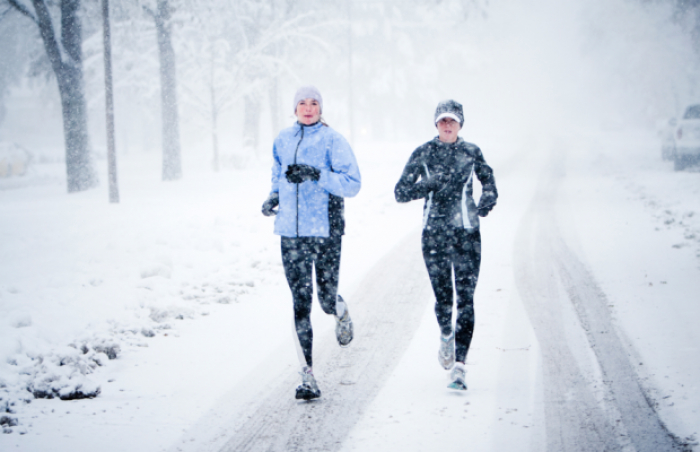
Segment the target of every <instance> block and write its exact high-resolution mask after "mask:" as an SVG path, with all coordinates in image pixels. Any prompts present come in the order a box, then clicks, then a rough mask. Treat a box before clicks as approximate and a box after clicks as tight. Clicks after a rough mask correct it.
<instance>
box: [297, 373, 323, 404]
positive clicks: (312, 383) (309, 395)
mask: <svg viewBox="0 0 700 452" xmlns="http://www.w3.org/2000/svg"><path fill="white" fill-rule="evenodd" d="M299 373H300V374H301V384H300V385H299V386H297V394H296V398H297V399H301V400H311V399H318V398H319V397H321V390H320V389H318V385H317V384H316V378H314V373H313V371H312V370H311V368H310V367H309V366H304V368H303V369H302V370H301V372H299Z"/></svg>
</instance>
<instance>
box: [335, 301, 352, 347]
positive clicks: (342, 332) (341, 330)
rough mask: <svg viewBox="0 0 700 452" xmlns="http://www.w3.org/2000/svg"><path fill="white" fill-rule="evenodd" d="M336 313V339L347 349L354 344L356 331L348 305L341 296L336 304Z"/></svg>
mask: <svg viewBox="0 0 700 452" xmlns="http://www.w3.org/2000/svg"><path fill="white" fill-rule="evenodd" d="M335 312H336V313H337V315H336V316H335V338H336V339H338V344H339V345H340V346H341V347H347V346H348V345H350V342H352V339H353V337H354V331H353V326H352V319H350V311H348V305H347V304H346V303H345V301H344V300H343V297H341V296H340V295H338V299H337V301H336V302H335Z"/></svg>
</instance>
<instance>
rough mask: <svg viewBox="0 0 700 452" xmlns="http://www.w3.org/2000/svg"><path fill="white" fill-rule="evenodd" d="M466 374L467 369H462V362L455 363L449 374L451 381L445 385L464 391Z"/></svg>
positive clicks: (465, 388)
mask: <svg viewBox="0 0 700 452" xmlns="http://www.w3.org/2000/svg"><path fill="white" fill-rule="evenodd" d="M466 376H467V371H466V370H465V369H464V364H462V363H457V364H455V367H454V369H452V375H451V378H452V383H450V384H449V385H447V387H448V388H450V389H457V390H459V391H466V390H467V382H466Z"/></svg>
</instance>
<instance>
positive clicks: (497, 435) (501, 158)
mask: <svg viewBox="0 0 700 452" xmlns="http://www.w3.org/2000/svg"><path fill="white" fill-rule="evenodd" d="M467 138H468V135H467ZM575 138H576V139H573V138H570V139H568V140H558V141H554V140H553V141H551V142H545V141H543V142H541V143H539V144H536V145H534V146H532V145H529V147H528V148H525V146H524V145H523V144H522V142H520V141H516V140H513V141H512V142H498V141H495V140H493V141H491V142H489V141H488V140H486V141H485V142H479V143H478V144H480V145H481V146H482V148H483V149H484V152H485V155H486V157H487V159H488V161H489V162H490V163H491V164H492V165H493V166H494V168H495V172H496V177H497V181H498V184H499V191H500V194H501V198H500V199H499V204H498V206H497V208H496V209H495V210H494V211H493V213H492V214H491V215H489V217H488V218H486V219H485V221H484V223H483V224H484V226H483V232H482V234H483V241H484V246H483V253H484V260H483V264H482V276H481V279H480V282H479V287H478V290H477V297H476V303H477V304H476V312H477V327H476V328H477V329H476V332H475V339H474V342H473V346H472V350H471V352H470V355H469V359H468V366H467V367H468V384H469V391H467V392H466V393H464V394H455V393H450V392H448V391H447V390H446V389H445V385H446V384H447V380H446V376H445V373H444V371H441V370H440V368H439V366H438V364H437V360H436V357H435V354H436V352H437V335H438V330H437V326H436V322H435V319H434V315H433V313H432V308H431V306H430V300H425V301H424V303H425V307H424V311H425V312H424V315H423V318H422V320H421V322H420V324H419V326H418V329H417V330H416V333H415V334H414V335H413V337H406V338H405V340H406V341H409V344H408V348H407V349H406V352H405V353H404V355H403V356H402V357H401V359H400V360H399V361H398V364H397V365H396V367H395V368H394V370H393V372H392V373H391V376H390V379H389V381H390V382H391V384H390V385H385V386H384V387H383V388H381V390H380V391H379V393H378V395H377V396H376V398H375V399H374V400H373V401H372V402H371V403H370V404H369V405H368V406H367V407H366V411H365V413H364V415H363V417H362V418H361V419H360V420H359V421H358V422H357V424H355V425H354V426H351V427H352V428H351V430H350V433H349V435H348V436H347V438H346V440H345V441H344V443H343V444H342V446H339V447H340V448H342V450H346V451H352V450H389V451H391V450H396V451H399V450H401V451H406V450H416V451H417V450H425V449H426V448H428V447H430V448H431V449H434V448H442V449H443V450H457V449H462V448H467V447H468V448H469V449H470V450H477V451H489V450H515V449H514V447H515V446H517V450H526V449H529V450H533V451H535V450H541V447H542V445H543V444H546V442H547V438H546V431H547V430H546V427H545V419H544V412H545V410H544V408H543V401H542V357H541V349H542V345H543V344H540V343H538V339H537V336H536V335H535V333H534V331H533V327H532V325H531V322H530V317H529V316H528V311H527V309H526V307H525V306H524V304H523V299H522V296H521V294H520V293H519V291H518V286H517V284H516V278H515V276H514V272H515V267H514V265H515V264H514V254H515V249H516V248H517V246H518V243H517V240H516V238H517V237H518V231H519V228H520V226H521V220H522V219H523V217H524V216H525V215H526V214H527V212H528V209H529V206H530V203H531V202H532V200H533V197H534V196H535V193H536V188H537V184H538V181H539V179H540V176H539V175H540V174H541V173H542V171H544V170H545V169H546V167H547V165H546V163H547V159H548V157H549V156H550V153H551V152H552V151H554V152H565V153H566V178H565V179H564V183H563V186H562V189H561V193H560V197H562V198H563V199H564V201H560V203H559V204H558V205H559V206H563V207H560V208H559V210H558V211H557V217H558V218H559V221H560V223H561V225H562V226H563V227H562V229H563V232H564V233H563V235H564V237H565V239H566V242H567V243H568V245H569V246H570V247H571V248H572V249H574V250H575V251H576V253H577V255H578V256H579V258H582V259H583V260H584V262H585V264H586V265H587V266H588V267H589V269H590V270H591V273H592V274H593V275H594V277H595V278H596V280H597V282H598V284H599V285H600V287H601V288H602V290H603V291H604V292H605V295H606V296H607V300H608V301H609V308H610V312H611V314H612V316H613V318H614V322H615V326H616V328H617V331H618V332H619V334H620V336H621V337H623V339H624V342H625V344H627V346H628V348H629V351H630V354H631V360H634V361H638V362H639V363H641V364H637V365H636V369H637V372H638V374H639V376H640V378H641V379H642V382H643V386H644V387H645V388H646V391H647V394H648V397H649V399H650V400H651V401H652V402H653V405H654V406H655V407H656V409H657V411H658V412H659V414H660V416H661V419H662V420H663V421H664V422H665V423H666V425H667V426H668V428H669V429H670V430H671V431H672V432H673V433H674V434H675V435H676V436H678V437H680V438H683V439H686V438H687V440H686V442H688V443H691V444H692V443H694V442H695V441H696V439H697V437H698V425H700V391H699V390H698V389H699V388H698V383H697V382H698V381H700V364H698V360H697V356H698V345H697V344H700V337H699V336H700V333H698V330H697V328H695V323H696V321H695V319H697V318H700V316H699V315H698V314H700V312H699V311H700V306H698V304H697V293H699V292H700V290H699V289H700V278H698V271H699V270H700V205H699V204H698V201H697V200H698V194H699V193H700V177H698V176H699V175H700V174H699V173H698V172H697V170H692V169H691V170H688V171H684V172H680V173H676V172H673V170H672V164H671V163H668V162H662V161H661V159H660V152H659V149H658V144H657V142H656V140H655V137H654V136H653V135H652V134H651V133H647V132H645V131H634V133H632V132H626V133H623V132H617V133H614V134H612V133H609V134H607V135H602V134H600V133H595V134H593V133H590V132H589V133H586V134H584V133H580V134H578V136H576V137H575ZM416 144H418V143H411V144H406V145H403V146H397V145H391V146H388V145H382V144H374V145H360V146H357V154H358V160H359V163H360V166H361V170H362V172H363V189H362V191H361V193H360V195H358V197H357V198H354V199H351V200H348V202H347V214H346V215H347V219H348V234H347V236H346V238H345V241H344V254H343V263H342V278H341V293H343V294H346V295H347V298H348V299H349V302H350V303H352V297H353V294H355V293H358V292H359V291H360V290H361V287H360V284H361V282H362V281H363V280H364V279H365V278H366V277H367V272H368V271H369V270H370V269H371V268H372V267H373V265H374V264H375V263H377V262H378V261H380V260H381V259H382V257H383V256H385V255H386V254H387V253H389V252H390V250H392V249H393V248H394V246H395V245H396V244H397V243H399V242H400V241H401V240H403V239H404V238H405V237H406V236H408V235H409V234H412V233H415V232H416V230H417V228H418V226H419V224H420V215H421V205H420V203H419V202H415V203H411V204H409V205H398V204H396V203H395V201H394V199H393V185H394V183H395V181H396V180H397V178H398V176H399V174H400V171H401V169H402V166H403V164H404V163H405V160H406V159H407V157H408V155H409V153H410V151H411V150H412V148H413V147H415V145H416ZM526 149H527V151H526ZM189 157H190V158H191V160H192V161H191V162H188V161H187V160H186V161H185V168H186V169H187V171H186V174H185V177H184V178H183V180H181V181H178V182H167V183H164V182H161V181H159V180H158V177H159V174H160V171H159V160H158V155H157V154H156V153H154V154H150V155H146V156H135V155H131V156H128V157H127V158H122V159H121V160H120V161H119V171H120V174H119V180H120V189H121V203H120V204H119V205H109V204H108V202H107V199H108V197H107V192H106V186H105V184H104V183H103V184H102V186H101V187H100V188H99V189H97V190H92V191H89V192H85V193H79V194H72V195H66V194H65V188H64V187H65V184H64V183H63V181H62V176H61V174H62V171H63V168H62V167H60V166H58V167H51V166H50V165H41V166H36V167H35V168H34V173H32V174H29V175H28V176H25V177H27V178H28V179H25V181H24V182H22V183H18V182H17V181H16V180H15V181H12V182H7V183H6V184H5V185H3V186H2V188H4V189H3V190H0V207H1V209H0V210H1V211H2V221H1V222H0V239H1V240H2V257H3V260H2V263H0V319H1V320H0V384H1V385H2V386H1V387H0V397H2V400H1V401H0V403H1V404H3V405H5V404H7V406H6V410H5V411H6V413H5V414H4V416H5V421H4V422H5V426H4V429H5V432H7V433H6V434H4V435H0V449H2V450H26V451H39V450H48V449H51V450H54V451H64V450H65V451H68V450H70V451H75V450H102V451H121V450H132V451H141V450H143V451H153V450H178V449H182V450H190V449H192V450H197V449H200V450H214V449H210V448H208V447H209V446H208V445H211V444H217V443H216V441H214V440H213V438H212V435H217V434H219V433H220V430H217V429H215V428H212V427H211V425H212V424H213V423H215V422H216V420H217V419H218V422H220V421H221V419H226V418H227V417H231V416H233V417H235V416H234V415H235V414H236V412H237V411H240V412H243V411H245V410H246V409H248V408H249V407H251V406H254V405H255V403H256V395H258V394H260V393H262V392H264V390H265V388H267V387H270V385H274V384H275V381H271V380H273V379H274V378H276V377H277V376H278V375H281V374H285V373H288V374H293V373H294V372H296V368H297V361H296V356H295V351H294V348H293V344H292V341H291V297H290V294H289V290H288V288H287V287H286V283H285V280H284V276H283V271H282V267H281V261H280V256H279V239H278V238H277V237H275V236H274V235H272V232H271V231H272V221H271V220H270V219H267V218H264V217H263V216H262V215H260V213H259V207H260V204H261V202H262V201H263V200H264V198H265V196H266V193H267V190H268V181H269V175H268V171H269V170H268V168H267V165H266V164H263V163H261V164H259V165H257V166H255V167H253V168H250V169H248V170H246V171H225V172H221V173H218V174H214V173H212V172H211V171H210V170H209V169H208V168H205V167H201V168H197V167H196V160H197V159H195V157H196V156H193V155H190V156H189ZM186 158H187V156H186ZM101 163H104V162H101ZM103 166H106V164H104V165H103ZM102 180H103V181H105V180H106V177H105V176H104V175H103V177H102ZM0 182H3V183H4V181H0ZM416 245H417V244H416ZM377 303H381V300H377ZM350 306H351V307H352V304H350ZM313 322H314V328H315V330H316V331H317V332H318V333H317V335H318V337H328V338H331V335H330V331H331V329H332V326H333V322H332V320H331V319H329V318H327V317H325V316H323V315H322V313H321V312H320V309H317V308H316V309H315V310H314V313H313ZM356 328H357V330H358V335H360V334H362V325H357V326H356ZM331 345H333V344H331ZM376 346H377V347H380V346H381V344H376ZM108 353H117V357H116V359H109V357H108V356H107V354H108ZM317 367H318V370H317V373H318V374H319V380H320V381H319V382H320V383H321V385H322V387H323V385H326V386H333V385H334V384H338V382H333V381H323V380H321V375H323V363H317ZM28 387H29V388H32V389H33V390H36V391H42V392H43V393H53V394H55V395H58V396H61V395H63V396H70V395H71V394H75V393H76V391H77V392H80V391H82V392H83V393H93V392H96V391H97V390H98V388H99V395H98V396H97V397H96V398H91V399H78V400H65V401H64V400H59V399H58V398H53V399H36V398H34V397H33V396H32V394H31V393H29V392H27V390H26V388H28ZM339 391H340V392H342V387H341V388H340V389H339ZM288 393H289V397H290V398H291V397H292V396H293V386H291V387H289V391H288ZM212 420H215V422H212ZM15 423H16V424H17V425H12V424H15ZM49 445H50V447H49ZM695 449H697V446H696V447H695Z"/></svg>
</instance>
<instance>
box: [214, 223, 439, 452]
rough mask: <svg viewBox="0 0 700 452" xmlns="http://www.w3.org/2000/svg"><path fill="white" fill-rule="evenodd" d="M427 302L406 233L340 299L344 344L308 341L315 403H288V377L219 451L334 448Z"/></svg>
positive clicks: (416, 248) (416, 240)
mask: <svg viewBox="0 0 700 452" xmlns="http://www.w3.org/2000/svg"><path fill="white" fill-rule="evenodd" d="M431 297H432V292H431V289H430V283H429V281H428V278H427V274H426V271H425V268H424V267H423V259H422V255H421V250H420V237H419V236H418V234H416V233H413V234H410V235H409V236H408V237H407V238H406V239H404V240H402V241H401V242H400V243H399V244H398V245H397V246H396V247H395V248H394V249H393V250H392V251H391V252H390V253H388V254H387V255H386V256H385V257H384V258H383V259H382V260H380V261H379V262H378V263H377V264H376V265H375V266H374V267H373V268H372V269H371V270H370V271H369V272H368V274H367V276H366V278H365V279H364V280H363V281H362V282H361V283H360V285H359V289H358V290H357V291H356V292H355V294H354V295H353V296H352V297H348V298H347V300H348V305H349V307H350V313H351V314H352V318H353V322H354V324H355V339H354V340H353V343H352V344H351V346H350V347H349V348H346V349H341V348H340V347H338V345H337V342H336V340H335V337H334V334H326V335H317V336H316V337H315V338H314V363H315V365H314V370H315V373H316V379H317V381H318V384H319V388H320V389H321V392H322V396H321V398H320V399H318V400H315V401H310V402H301V401H297V400H295V399H294V388H295V387H296V385H297V384H299V382H300V377H299V376H298V375H290V376H289V377H287V378H285V379H284V380H283V381H282V382H280V383H279V384H278V385H277V386H276V387H273V388H270V392H269V396H268V397H266V398H265V399H263V400H262V401H261V402H260V403H259V405H258V406H257V407H256V408H255V409H254V411H253V412H252V413H249V414H248V415H247V416H246V418H245V419H240V420H239V421H238V422H237V423H236V424H237V426H236V427H235V430H234V433H233V435H232V436H231V437H230V439H229V440H228V441H227V442H226V443H225V445H224V446H223V447H222V448H221V449H220V450H221V452H233V451H236V452H238V451H333V450H338V449H340V446H341V445H342V442H343V440H344V439H345V437H346V436H347V435H348V433H349V432H350V430H351V429H352V427H353V426H354V425H355V423H356V422H357V421H358V420H359V419H360V417H361V416H362V414H363V413H364V411H365V410H366V408H367V407H368V406H369V404H370V402H371V401H372V400H373V399H374V397H375V396H376V395H377V393H378V392H379V390H380V389H381V387H382V386H383V385H384V384H385V382H386V380H387V378H388V377H389V375H390V373H391V371H392V370H393V369H394V367H395V366H396V365H397V364H398V362H399V360H400V358H401V356H402V355H403V353H404V351H405V350H406V348H407V347H408V345H409V343H410V338H411V337H412V336H413V334H414V333H415V331H416V329H417V328H418V325H419V323H420V320H421V317H422V315H423V313H424V312H425V304H426V303H428V302H429V301H430V300H431Z"/></svg>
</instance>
